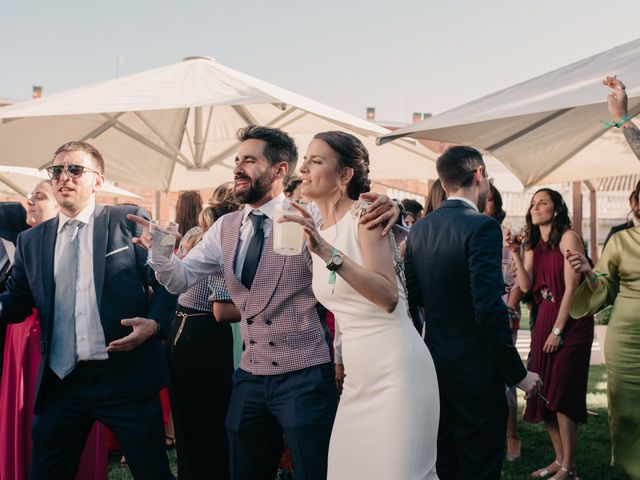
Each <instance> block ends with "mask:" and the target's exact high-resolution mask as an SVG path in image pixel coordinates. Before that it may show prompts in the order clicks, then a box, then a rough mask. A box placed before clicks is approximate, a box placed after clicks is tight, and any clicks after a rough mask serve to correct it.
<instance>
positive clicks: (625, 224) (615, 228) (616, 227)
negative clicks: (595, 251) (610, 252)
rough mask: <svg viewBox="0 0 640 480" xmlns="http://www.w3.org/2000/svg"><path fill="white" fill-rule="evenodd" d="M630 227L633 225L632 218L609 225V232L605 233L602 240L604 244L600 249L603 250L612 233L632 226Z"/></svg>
mask: <svg viewBox="0 0 640 480" xmlns="http://www.w3.org/2000/svg"><path fill="white" fill-rule="evenodd" d="M632 227H633V220H629V221H628V222H625V223H621V224H620V225H615V226H613V227H611V230H609V234H608V235H607V238H606V240H605V241H604V245H603V246H602V249H603V250H604V247H606V246H607V242H608V241H609V239H610V238H611V237H612V236H613V234H614V233H618V232H621V231H623V230H626V229H627V228H632Z"/></svg>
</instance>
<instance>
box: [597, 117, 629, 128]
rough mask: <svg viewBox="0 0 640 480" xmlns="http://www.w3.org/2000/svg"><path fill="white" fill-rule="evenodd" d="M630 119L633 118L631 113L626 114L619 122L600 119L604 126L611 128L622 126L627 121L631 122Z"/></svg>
mask: <svg viewBox="0 0 640 480" xmlns="http://www.w3.org/2000/svg"><path fill="white" fill-rule="evenodd" d="M630 120H631V117H630V116H629V115H625V116H624V117H622V118H621V119H620V120H618V121H617V122H613V121H611V122H605V121H604V120H600V123H601V124H602V127H603V128H609V127H616V128H620V127H621V126H622V125H624V124H625V123H627V122H629V121H630Z"/></svg>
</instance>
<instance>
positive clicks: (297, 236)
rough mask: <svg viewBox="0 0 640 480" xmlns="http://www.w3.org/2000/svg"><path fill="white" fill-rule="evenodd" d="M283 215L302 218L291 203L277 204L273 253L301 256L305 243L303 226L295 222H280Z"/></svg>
mask: <svg viewBox="0 0 640 480" xmlns="http://www.w3.org/2000/svg"><path fill="white" fill-rule="evenodd" d="M283 215H296V216H300V212H299V211H298V210H296V208H295V207H293V206H292V205H291V203H290V202H283V203H277V204H276V205H275V208H274V222H273V251H274V252H275V253H279V254H280V255H300V253H301V252H302V244H303V243H304V233H303V231H302V225H300V224H298V223H295V222H278V219H279V218H280V217H282V216H283Z"/></svg>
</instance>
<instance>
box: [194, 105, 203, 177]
mask: <svg viewBox="0 0 640 480" xmlns="http://www.w3.org/2000/svg"><path fill="white" fill-rule="evenodd" d="M194 120H195V130H194V132H193V144H194V145H195V148H196V155H195V158H194V159H193V160H194V164H195V166H196V168H200V167H202V156H203V154H204V136H203V134H202V107H195V108H194Z"/></svg>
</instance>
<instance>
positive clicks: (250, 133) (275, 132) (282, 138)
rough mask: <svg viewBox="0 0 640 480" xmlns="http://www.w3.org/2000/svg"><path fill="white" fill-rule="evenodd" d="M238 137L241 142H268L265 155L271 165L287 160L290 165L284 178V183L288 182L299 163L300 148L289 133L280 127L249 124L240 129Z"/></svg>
mask: <svg viewBox="0 0 640 480" xmlns="http://www.w3.org/2000/svg"><path fill="white" fill-rule="evenodd" d="M237 137H238V140H239V141H240V142H244V141H245V140H251V139H255V140H262V141H264V142H266V144H267V145H266V146H265V147H264V156H265V157H267V158H268V159H269V161H270V162H271V165H275V164H276V163H280V162H286V163H287V164H288V165H289V172H288V173H287V176H286V177H285V178H284V183H285V184H286V183H287V180H288V178H289V177H290V176H291V175H293V171H294V170H295V168H296V163H298V148H297V147H296V142H294V141H293V138H291V137H290V136H289V134H287V133H286V132H284V131H283V130H280V129H279V128H269V127H262V126H260V125H249V126H248V127H245V128H241V129H240V130H238V133H237Z"/></svg>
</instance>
